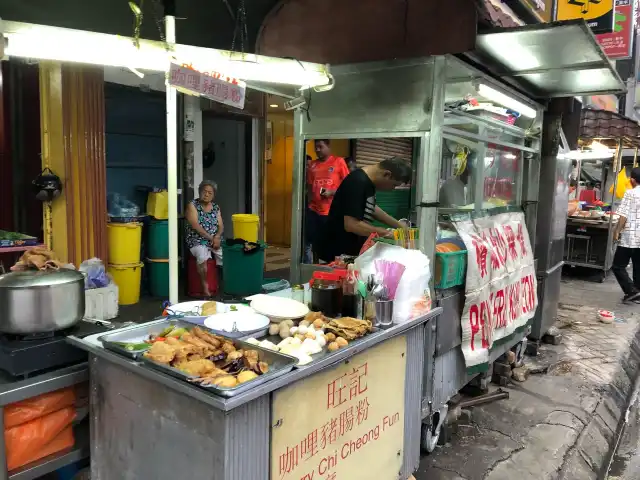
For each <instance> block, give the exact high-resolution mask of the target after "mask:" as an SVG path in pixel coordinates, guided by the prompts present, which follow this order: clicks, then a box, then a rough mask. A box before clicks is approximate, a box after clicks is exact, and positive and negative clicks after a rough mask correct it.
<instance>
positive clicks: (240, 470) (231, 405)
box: [16, 308, 441, 480]
mask: <svg viewBox="0 0 640 480" xmlns="http://www.w3.org/2000/svg"><path fill="white" fill-rule="evenodd" d="M440 313H441V309H439V308H436V309H434V310H432V311H431V312H429V313H428V314H426V315H424V316H422V317H420V318H416V319H414V320H412V321H410V322H407V323H404V324H401V325H396V326H394V327H393V328H391V329H388V330H385V331H380V332H375V333H373V334H370V335H368V336H365V337H364V338H363V339H362V340H361V341H360V342H354V343H353V344H350V345H349V346H348V347H345V348H344V349H341V350H339V351H337V352H335V353H333V354H328V355H325V356H324V357H321V358H320V359H317V360H316V361H314V362H313V363H311V364H309V365H307V366H305V367H301V368H295V369H294V370H292V371H290V372H289V373H287V374H285V375H282V376H278V377H273V378H272V379H271V380H269V381H267V382H266V383H262V384H259V385H256V386H255V387H253V388H249V389H248V390H246V391H243V392H239V393H238V394H237V395H235V396H230V397H223V396H219V395H217V394H215V393H212V392H211V391H208V390H206V389H203V388H201V387H199V386H196V385H194V384H192V383H189V382H186V381H184V380H182V379H178V378H175V377H174V376H171V375H168V374H166V373H164V372H163V371H158V370H157V369H154V368H151V367H150V366H149V365H148V364H147V363H144V362H142V363H141V362H139V361H136V360H135V359H131V358H127V357H125V356H122V355H120V354H118V353H114V352H112V351H111V350H107V349H105V348H103V346H102V343H101V342H100V340H99V339H98V336H99V335H102V334H99V335H98V336H96V335H94V336H92V337H86V338H84V339H81V338H77V337H69V341H70V342H71V343H72V344H73V345H75V346H77V347H79V348H82V349H84V350H87V351H88V352H89V367H90V379H91V392H90V402H91V413H90V415H91V417H90V418H91V478H95V479H98V480H111V479H113V480H122V479H137V478H148V479H151V478H153V479H155V480H172V479H173V478H175V477H176V472H188V475H189V477H190V478H216V479H224V480H238V479H241V478H246V479H251V480H268V479H269V478H276V477H277V478H296V479H297V478H313V477H312V476H309V477H305V476H304V475H301V474H299V473H297V472H295V471H289V469H287V471H286V472H285V473H286V474H287V475H279V474H278V468H280V469H281V470H280V471H281V472H282V464H280V465H278V462H279V461H280V462H282V461H283V457H281V456H280V455H278V454H279V451H276V446H275V443H274V436H276V435H278V434H279V433H280V430H281V429H288V428H290V427H295V425H296V423H297V422H304V421H305V420H308V419H309V418H311V419H315V418H318V417H319V416H320V415H321V413H322V412H321V411H322V410H323V408H322V407H323V406H324V403H325V402H326V401H327V397H326V395H323V392H320V391H318V389H312V391H309V389H308V388H307V389H306V390H304V391H300V392H298V394H303V398H302V399H299V398H298V400H299V401H297V402H296V401H290V400H291V397H290V396H289V395H288V394H290V393H291V392H293V393H294V394H295V393H296V389H298V388H300V389H303V388H305V387H304V385H307V387H308V386H309V385H308V382H310V381H311V382H313V381H314V379H319V378H321V377H323V376H324V375H327V374H329V375H331V374H332V372H334V371H336V370H338V371H340V370H339V369H341V368H342V369H344V368H355V367H356V366H359V365H360V363H359V362H360V360H356V359H362V358H363V356H365V355H367V354H369V355H370V356H369V357H366V358H367V360H370V359H371V358H372V355H373V354H374V352H376V351H380V350H381V349H383V348H387V347H391V346H395V347H398V346H399V347H400V350H399V351H400V352H401V357H402V358H400V355H397V358H396V359H395V360H400V361H401V362H402V368H403V370H404V372H405V374H404V376H402V377H401V378H399V379H398V380H400V383H401V384H402V388H401V391H402V392H404V397H403V396H402V395H398V391H397V390H395V389H393V388H392V389H391V390H390V389H389V388H386V386H387V385H388V384H387V383H386V382H385V378H388V377H389V375H392V373H393V372H389V371H388V368H386V365H387V364H388V361H389V360H391V359H390V358H389V357H386V356H385V357H384V358H382V366H381V368H378V374H377V375H378V378H376V379H375V385H374V378H373V377H371V378H369V384H368V385H363V388H362V390H361V391H365V390H367V387H368V389H369V391H370V392H371V391H373V390H374V389H375V388H377V390H378V391H383V392H386V393H387V394H388V395H391V396H392V400H391V401H392V402H397V401H398V399H400V402H403V405H401V406H400V408H401V410H402V411H401V412H399V413H395V411H389V407H390V405H389V403H391V402H387V401H379V402H376V400H377V399H376V397H375V396H372V397H369V398H368V400H367V404H366V407H367V409H368V415H369V416H371V417H373V416H375V415H377V413H378V412H381V413H380V415H379V417H377V418H375V419H373V420H376V421H379V422H381V423H380V425H381V428H380V431H379V432H377V433H376V432H374V433H370V432H372V431H373V430H369V427H368V426H367V427H365V431H364V436H362V437H360V435H362V432H357V427H356V426H353V432H354V433H355V434H356V435H358V436H357V437H355V438H352V439H349V438H348V437H347V436H344V437H343V436H342V432H340V433H336V437H337V440H339V441H340V443H335V442H334V444H333V445H331V446H329V444H327V446H326V448H325V453H323V450H322V448H324V447H322V446H321V442H322V440H321V434H320V433H318V434H317V436H316V437H315V440H314V442H315V443H314V444H315V448H317V449H318V450H319V451H320V455H318V456H316V457H315V458H312V459H311V460H310V461H312V462H313V465H318V467H311V468H317V469H320V470H324V472H323V473H322V475H324V473H326V471H328V470H332V471H335V468H336V465H335V463H334V464H331V462H332V461H333V460H332V459H333V458H337V457H335V455H337V454H335V453H334V452H333V450H334V449H336V450H337V451H338V452H341V459H339V460H338V462H341V461H342V460H344V459H345V457H347V456H354V455H355V454H356V450H361V451H362V452H363V454H364V455H366V454H367V453H368V452H371V449H372V448H375V447H374V445H378V444H383V440H382V436H383V434H384V430H388V431H390V430H392V429H393V428H395V432H396V433H395V438H394V442H395V445H396V446H397V448H394V449H392V450H391V449H386V450H385V451H383V452H382V453H381V454H380V453H378V454H377V455H378V456H380V455H382V456H383V457H384V458H383V459H382V461H383V463H384V464H385V465H386V467H387V469H388V468H392V470H393V478H399V479H401V480H406V479H407V478H409V477H410V476H411V475H412V474H413V472H414V471H416V469H417V468H418V464H419V461H420V448H419V438H420V403H421V400H422V379H423V370H422V365H423V349H424V334H425V325H429V324H430V323H431V322H432V321H433V320H434V319H435V318H437V317H438V315H439V314H440ZM164 321H165V320H160V322H164ZM129 328H131V329H139V328H140V326H139V325H137V326H133V327H129ZM123 331H125V332H126V329H124V330H118V332H119V334H120V333H122V332H123ZM396 351H398V350H396ZM366 365H367V364H365V369H364V375H366V374H367V368H366ZM368 365H369V370H368V373H369V374H370V375H371V374H373V373H374V372H373V370H374V368H375V367H374V366H373V363H372V362H371V361H369V363H368ZM378 365H380V362H379V361H378ZM360 366H361V365H360ZM340 378H341V377H340ZM359 382H360V378H358V389H360V386H361V385H360V383H359ZM311 386H313V385H311ZM346 388H347V392H351V390H350V389H351V388H352V385H351V384H349V386H348V387H346ZM335 394H336V395H337V394H338V393H335ZM298 396H299V395H298ZM385 400H386V399H385ZM283 404H284V407H285V415H283V416H282V413H283V410H282V408H279V409H278V408H277V405H279V406H280V407H282V406H283ZM374 409H375V410H374ZM374 411H375V413H374ZM338 413H339V412H338V411H337V410H336V412H335V414H336V415H337V414H338ZM359 415H360V413H358V416H359ZM383 415H385V417H383ZM383 418H385V419H384V420H383ZM356 421H358V422H359V420H355V419H354V418H352V419H351V422H352V423H353V424H355V422H356ZM327 425H328V427H327V428H329V424H328V423H327ZM398 427H401V430H398ZM331 428H333V423H331ZM340 428H342V427H340ZM346 428H349V427H348V426H345V429H346ZM349 430H350V428H349ZM287 431H288V430H287ZM304 433H305V434H306V433H307V431H306V430H304ZM322 435H323V436H324V434H322ZM345 435H347V434H345ZM373 436H375V442H374V441H372V440H373V439H372V437H373ZM378 436H380V438H378ZM387 436H388V434H387ZM307 438H311V437H307V436H306V435H305V436H304V438H303V440H304V441H305V443H304V448H305V449H306V452H301V451H300V449H302V448H303V447H302V445H303V443H302V442H299V441H300V438H290V439H287V438H285V441H286V444H287V445H288V447H287V450H286V451H287V456H285V457H284V461H289V457H288V454H289V452H295V454H296V455H302V454H305V453H306V454H309V451H310V449H311V448H312V446H311V444H310V443H306V440H307ZM367 440H371V441H370V443H368V444H367ZM297 442H298V443H297ZM343 442H344V445H342V443H343ZM280 445H281V444H280ZM384 445H385V446H386V444H384ZM289 446H290V447H291V448H289ZM340 447H342V448H340ZM365 447H366V448H365ZM327 450H330V452H329V453H327ZM283 453H284V452H283ZM323 455H327V456H326V457H323ZM296 458H299V461H300V463H302V462H303V459H302V458H301V456H300V457H296ZM307 460H309V459H308V458H307ZM323 462H324V463H323ZM361 463H367V462H366V461H365V460H364V459H362V458H360V459H359V460H355V463H353V462H352V464H351V468H354V465H355V466H357V468H358V471H365V470H366V469H367V467H362V466H361V465H360V464H361ZM368 463H369V464H371V463H372V462H371V461H369V462H368ZM374 463H375V462H374ZM297 464H298V463H297V461H296V465H297ZM288 465H289V466H291V465H292V464H288ZM376 465H377V464H376ZM372 468H377V467H376V466H374V467H372ZM274 470H275V474H274ZM294 475H295V476H294ZM338 475H339V478H342V476H343V475H344V474H342V473H338ZM371 475H375V472H374V473H372V474H371ZM386 475H388V473H387V474H386ZM319 476H320V475H317V474H316V475H315V477H316V478H318V477H319ZM16 478H17V477H16ZM323 478H326V477H323ZM344 478H354V477H353V476H350V475H349V474H346V475H345V476H344ZM368 478H373V477H372V476H369V477H368ZM385 478H392V477H385Z"/></svg>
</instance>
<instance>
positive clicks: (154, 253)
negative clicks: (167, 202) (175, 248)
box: [147, 220, 169, 260]
mask: <svg viewBox="0 0 640 480" xmlns="http://www.w3.org/2000/svg"><path fill="white" fill-rule="evenodd" d="M147 256H148V257H149V258H150V259H152V260H162V259H165V258H169V220H151V221H150V222H149V229H148V234H147Z"/></svg>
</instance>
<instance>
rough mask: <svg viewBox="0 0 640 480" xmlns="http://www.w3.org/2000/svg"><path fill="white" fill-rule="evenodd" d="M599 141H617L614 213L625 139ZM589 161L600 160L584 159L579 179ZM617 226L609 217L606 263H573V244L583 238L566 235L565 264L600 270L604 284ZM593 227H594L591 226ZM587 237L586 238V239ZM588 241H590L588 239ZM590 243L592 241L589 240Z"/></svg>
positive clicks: (568, 220) (579, 168) (612, 195)
mask: <svg viewBox="0 0 640 480" xmlns="http://www.w3.org/2000/svg"><path fill="white" fill-rule="evenodd" d="M598 140H605V141H606V140H611V141H615V143H616V146H615V153H614V154H613V160H612V162H611V166H612V168H611V170H612V172H613V193H612V194H611V207H612V210H611V211H612V213H613V199H614V198H615V191H616V187H617V186H618V173H619V172H620V170H621V169H622V168H624V166H623V165H622V152H623V149H624V146H625V144H624V139H623V138H617V139H598ZM604 158H606V157H605V156H603V158H602V159H599V160H600V161H602V160H603V159H604ZM589 161H594V162H595V161H598V159H593V160H589V159H582V160H581V161H580V163H579V164H578V172H579V173H578V179H579V178H580V171H581V170H582V164H583V162H585V163H588V162H589ZM607 163H609V162H604V161H603V165H602V170H603V172H604V171H605V169H606V168H607V167H606V165H607ZM577 190H578V197H579V194H580V187H579V186H578V187H577ZM602 195H603V196H604V195H605V193H603V194H602ZM573 221H574V220H573V219H570V218H569V219H567V222H568V223H569V222H573ZM576 222H577V223H576V226H578V224H579V221H576ZM615 225H616V224H614V223H613V215H609V222H608V223H607V224H606V232H607V239H606V250H605V257H604V262H598V263H589V262H588V260H589V258H586V259H585V260H586V261H585V262H577V261H573V260H571V258H573V255H572V252H573V244H574V240H575V239H576V238H582V237H578V236H577V235H575V234H572V233H568V232H567V233H566V238H567V241H566V247H565V258H564V264H565V265H568V266H570V267H582V268H591V269H595V270H599V271H600V277H599V281H600V283H602V282H604V280H605V279H606V277H607V273H608V272H609V270H610V269H611V266H612V264H613V230H614V227H615ZM582 226H584V227H589V226H590V225H588V224H583V225H582ZM591 226H593V225H591ZM586 237H587V236H585V238H586ZM587 240H588V239H587ZM588 241H589V242H590V240H588ZM588 252H589V248H587V257H589V255H588Z"/></svg>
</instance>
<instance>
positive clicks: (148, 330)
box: [98, 318, 192, 360]
mask: <svg viewBox="0 0 640 480" xmlns="http://www.w3.org/2000/svg"><path fill="white" fill-rule="evenodd" d="M178 323H179V321H178V320H167V319H166V318H160V319H157V320H154V321H151V322H146V323H143V324H140V325H134V326H129V327H125V328H120V329H118V330H114V331H111V332H109V333H107V334H105V335H102V336H101V337H98V340H99V341H100V342H101V343H102V346H103V347H104V348H106V349H107V350H111V351H112V352H115V353H119V354H120V355H124V356H125V357H129V358H132V359H134V360H138V359H139V358H140V357H141V356H142V354H143V353H144V352H146V350H136V351H133V352H132V351H130V350H127V349H125V348H123V347H121V346H120V345H118V343H132V342H135V343H142V342H144V341H145V340H146V339H148V338H149V335H157V334H158V333H160V332H161V331H162V330H164V329H165V328H166V327H168V326H169V325H177V324H178ZM191 326H192V325H191ZM149 348H151V345H149Z"/></svg>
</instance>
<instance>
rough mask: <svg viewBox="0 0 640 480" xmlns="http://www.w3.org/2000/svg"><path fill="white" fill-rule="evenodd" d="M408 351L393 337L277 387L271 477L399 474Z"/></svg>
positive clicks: (330, 479) (342, 479)
mask: <svg viewBox="0 0 640 480" xmlns="http://www.w3.org/2000/svg"><path fill="white" fill-rule="evenodd" d="M406 351H407V342H406V338H405V337H396V338H393V339H391V340H388V341H386V342H384V343H382V344H380V345H378V346H376V347H373V348H371V349H370V350H366V351H364V352H362V353H360V354H358V355H356V356H355V357H353V358H351V359H349V360H348V361H347V362H342V363H340V364H339V365H338V366H336V367H334V368H332V369H330V370H326V371H322V372H320V373H317V374H315V375H313V376H311V377H309V378H307V379H304V380H301V381H299V382H296V383H294V384H293V385H291V386H289V387H287V388H284V389H282V390H278V391H276V392H275V393H274V394H273V400H272V416H271V418H272V427H271V479H272V480H353V479H354V478H371V479H380V480H382V479H389V480H391V479H393V478H398V472H399V471H401V468H402V459H403V456H404V455H403V449H404V390H405V389H404V384H405V371H406Z"/></svg>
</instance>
